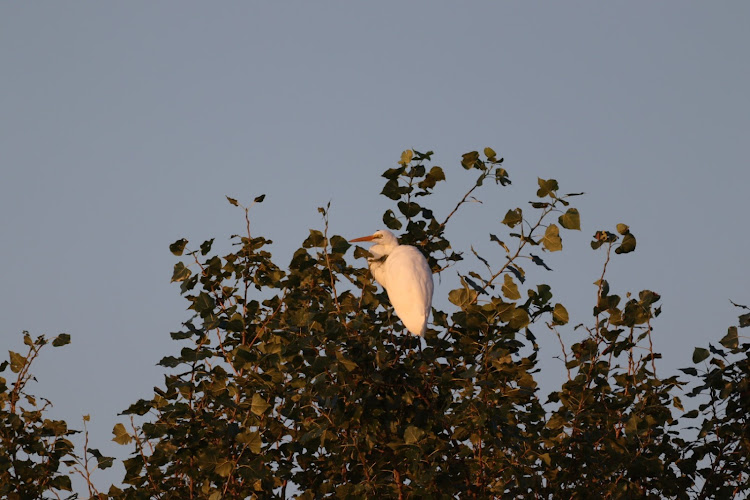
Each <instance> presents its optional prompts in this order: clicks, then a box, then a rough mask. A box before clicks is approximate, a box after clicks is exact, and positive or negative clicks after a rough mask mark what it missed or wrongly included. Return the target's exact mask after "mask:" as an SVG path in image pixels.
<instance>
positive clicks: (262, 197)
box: [253, 194, 266, 203]
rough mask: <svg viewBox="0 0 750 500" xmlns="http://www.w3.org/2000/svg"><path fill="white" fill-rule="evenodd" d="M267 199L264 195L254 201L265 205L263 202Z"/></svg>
mask: <svg viewBox="0 0 750 500" xmlns="http://www.w3.org/2000/svg"><path fill="white" fill-rule="evenodd" d="M265 199H266V195H264V194H262V195H260V196H256V197H255V199H254V200H253V202H254V203H263V200H265Z"/></svg>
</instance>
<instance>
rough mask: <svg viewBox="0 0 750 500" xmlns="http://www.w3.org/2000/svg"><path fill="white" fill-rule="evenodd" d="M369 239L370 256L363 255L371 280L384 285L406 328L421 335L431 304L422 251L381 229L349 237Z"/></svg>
mask: <svg viewBox="0 0 750 500" xmlns="http://www.w3.org/2000/svg"><path fill="white" fill-rule="evenodd" d="M358 241H372V242H373V243H375V245H373V246H371V247H370V254H372V257H370V258H368V259H367V262H368V263H369V265H370V271H371V272H372V276H373V278H375V281H377V282H378V283H380V285H381V286H382V287H383V288H385V291H386V293H387V294H388V298H389V299H390V301H391V304H392V305H393V309H395V311H396V314H397V315H398V317H399V318H401V322H402V323H403V324H404V326H405V327H406V329H407V330H409V331H410V332H411V333H413V334H414V335H424V332H425V329H426V328H427V318H428V317H429V316H430V310H431V307H432V290H433V283H432V270H431V269H430V266H429V265H428V264H427V259H425V258H424V255H422V252H420V251H419V250H417V249H416V248H414V247H413V246H410V245H399V244H398V240H397V239H396V237H395V236H394V235H393V233H392V232H390V231H388V230H385V229H381V230H379V231H375V233H374V234H373V235H371V236H363V237H362V238H356V239H353V240H350V242H351V243H356V242H358Z"/></svg>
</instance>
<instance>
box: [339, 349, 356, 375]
mask: <svg viewBox="0 0 750 500" xmlns="http://www.w3.org/2000/svg"><path fill="white" fill-rule="evenodd" d="M336 359H337V360H338V361H339V363H341V364H342V365H343V366H344V369H345V370H346V371H349V372H352V371H354V370H356V369H357V368H358V366H357V363H355V362H354V361H352V360H351V359H347V358H346V357H344V355H343V354H342V353H341V351H336Z"/></svg>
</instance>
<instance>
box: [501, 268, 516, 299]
mask: <svg viewBox="0 0 750 500" xmlns="http://www.w3.org/2000/svg"><path fill="white" fill-rule="evenodd" d="M504 281H505V282H504V283H503V286H502V288H501V290H502V292H503V295H505V296H506V297H507V298H509V299H510V300H518V299H520V298H521V294H520V293H518V285H516V282H515V281H513V277H511V275H510V274H506V275H505V276H504Z"/></svg>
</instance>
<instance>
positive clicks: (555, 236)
mask: <svg viewBox="0 0 750 500" xmlns="http://www.w3.org/2000/svg"><path fill="white" fill-rule="evenodd" d="M542 245H544V248H546V249H547V250H548V251H550V252H557V251H558V250H562V239H561V238H560V228H558V227H557V226H556V225H555V224H550V225H549V226H547V230H546V231H545V232H544V238H542Z"/></svg>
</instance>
